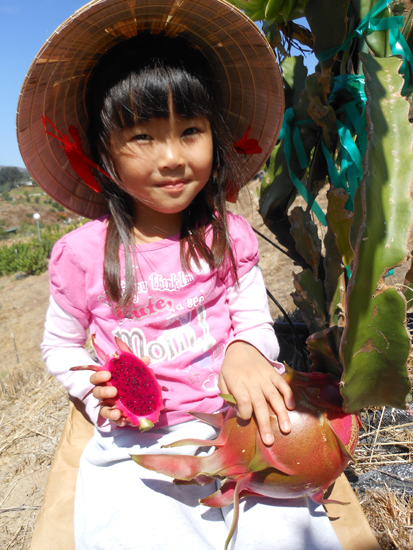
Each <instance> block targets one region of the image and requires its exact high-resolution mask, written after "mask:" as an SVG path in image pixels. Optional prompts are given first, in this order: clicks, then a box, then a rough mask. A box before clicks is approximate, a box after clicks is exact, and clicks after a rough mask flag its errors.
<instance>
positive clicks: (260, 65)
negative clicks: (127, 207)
mask: <svg viewBox="0 0 413 550" xmlns="http://www.w3.org/2000/svg"><path fill="white" fill-rule="evenodd" d="M147 29H149V30H150V32H153V33H158V32H161V31H163V32H165V33H166V34H167V35H170V36H177V35H182V36H183V37H184V38H185V39H186V40H188V41H189V42H190V43H192V44H194V45H195V46H196V47H198V48H200V49H201V51H202V52H203V53H204V55H205V56H206V58H207V59H208V61H209V63H210V65H211V67H212V69H213V71H214V74H215V76H216V78H217V79H218V80H219V82H220V85H221V89H222V97H223V103H224V113H225V119H226V123H227V125H228V126H229V128H230V130H231V132H232V133H233V138H234V143H236V142H237V141H238V140H240V139H241V138H242V137H243V136H244V135H245V134H246V132H247V131H248V130H249V129H251V131H250V135H249V138H253V139H256V140H257V141H258V143H259V146H260V147H261V149H262V152H261V153H256V154H251V155H247V160H246V165H245V171H246V172H245V173H246V176H247V178H248V179H252V178H253V177H254V176H255V175H256V174H257V173H258V171H259V170H260V169H261V168H262V166H263V164H264V162H265V161H266V159H267V158H268V156H269V154H270V153H271V151H272V149H273V147H274V145H275V142H276V139H277V136H278V133H279V131H280V127H281V123H282V116H283V111H284V103H283V91H282V80H281V76H280V72H279V69H278V65H277V63H276V60H275V56H274V52H273V51H272V49H271V46H270V45H269V44H268V42H267V40H266V39H265V37H264V36H263V34H262V33H261V31H260V30H259V29H258V28H257V26H256V25H255V24H254V23H253V22H252V21H251V20H250V19H248V18H247V17H246V16H245V15H244V14H243V13H242V12H241V11H239V10H238V9H237V8H235V7H234V6H232V5H231V4H229V3H228V2H226V1H225V0H94V1H92V2H89V4H86V5H85V6H83V7H82V8H80V9H79V10H78V11H77V12H76V13H75V14H74V15H73V16H72V17H70V18H69V19H67V20H66V21H65V22H64V23H63V24H62V25H60V27H59V28H58V29H57V30H56V31H55V32H54V33H53V34H52V36H51V37H50V38H49V39H48V40H47V42H46V43H45V44H44V45H43V47H42V48H41V49H40V51H39V53H38V54H37V56H36V58H35V59H34V61H33V63H32V65H31V66H30V68H29V71H28V73H27V76H26V78H25V80H24V83H23V87H22V90H21V94H20V99H19V104H18V110H17V137H18V141H19V146H20V151H21V154H22V157H23V160H24V162H25V164H26V167H27V169H28V170H29V172H30V173H31V175H32V176H33V178H34V179H35V181H36V182H37V183H38V184H39V185H40V186H41V187H42V188H43V189H44V190H45V191H46V192H47V193H48V194H49V195H50V196H51V197H53V198H54V199H55V200H56V201H57V202H59V203H61V204H62V205H64V206H65V207H67V208H69V209H70V210H72V211H73V212H76V213H78V214H80V215H82V216H85V217H88V218H96V217H98V216H101V215H103V214H105V213H106V212H107V208H106V204H105V200H104V198H103V196H102V195H101V194H100V193H96V192H95V191H93V190H92V189H90V188H89V187H88V186H87V185H86V183H85V182H84V181H83V180H82V179H81V178H80V177H79V176H78V175H77V174H76V172H75V171H74V170H73V168H72V166H71V165H70V163H69V161H68V158H67V156H66V153H65V151H64V149H63V148H62V143H60V142H59V141H58V140H57V139H55V138H53V137H51V136H49V135H47V134H46V133H45V129H44V125H43V122H42V117H43V116H46V117H48V119H50V121H52V123H53V124H54V126H55V127H56V128H57V129H58V130H59V131H60V132H62V133H63V134H66V135H68V129H69V127H70V126H71V125H74V126H75V127H76V128H77V129H78V130H79V132H80V137H81V142H82V146H83V149H84V151H85V152H86V153H88V149H87V138H86V130H87V126H88V115H87V112H86V107H85V90H86V85H87V80H88V77H89V75H90V73H91V71H92V69H93V67H94V65H95V64H96V62H97V61H98V59H99V58H100V57H101V55H102V54H103V53H104V52H105V51H106V50H108V49H109V48H111V47H112V46H114V45H115V44H117V43H118V42H119V41H122V40H125V39H128V38H131V37H133V36H135V35H136V34H138V33H140V32H141V31H143V30H147ZM49 129H50V130H52V128H49ZM248 179H247V181H248Z"/></svg>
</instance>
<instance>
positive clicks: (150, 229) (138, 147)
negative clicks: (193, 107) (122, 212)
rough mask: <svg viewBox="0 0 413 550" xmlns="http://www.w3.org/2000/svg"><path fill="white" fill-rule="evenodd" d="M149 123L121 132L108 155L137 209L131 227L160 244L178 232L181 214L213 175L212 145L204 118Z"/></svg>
mask: <svg viewBox="0 0 413 550" xmlns="http://www.w3.org/2000/svg"><path fill="white" fill-rule="evenodd" d="M170 113H171V114H170V116H169V118H153V119H151V120H148V121H145V122H139V123H137V124H136V125H135V126H134V127H133V128H127V129H125V130H123V131H122V132H120V134H119V135H118V136H117V137H116V139H113V140H112V143H111V151H112V157H113V161H114V165H115V168H116V171H117V173H118V176H119V179H120V181H121V182H122V187H123V188H124V189H125V190H126V191H127V192H128V193H130V194H131V195H132V197H134V199H135V205H136V220H135V222H136V223H135V227H136V229H137V231H138V236H139V233H140V234H143V235H145V236H146V237H149V238H151V239H152V238H153V239H157V238H158V239H159V238H164V237H166V236H171V235H173V234H176V233H179V231H180V229H181V212H182V211H183V210H185V208H187V207H188V206H189V205H190V204H191V202H192V201H193V199H194V198H195V196H196V195H197V194H198V193H199V192H200V191H201V190H202V189H203V187H204V186H205V184H206V183H207V181H208V179H209V177H210V175H211V171H212V162H213V161H212V159H213V142H212V132H211V127H210V124H209V121H208V119H207V118H205V117H195V118H184V117H179V116H178V115H176V113H175V112H174V110H173V109H171V110H170Z"/></svg>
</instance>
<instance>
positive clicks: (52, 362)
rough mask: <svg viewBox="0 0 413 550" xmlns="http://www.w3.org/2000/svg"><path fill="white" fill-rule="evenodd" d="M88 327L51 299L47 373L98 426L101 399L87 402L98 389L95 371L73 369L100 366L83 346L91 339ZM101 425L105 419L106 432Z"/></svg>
mask: <svg viewBox="0 0 413 550" xmlns="http://www.w3.org/2000/svg"><path fill="white" fill-rule="evenodd" d="M86 328H87V323H86V322H81V321H79V320H78V319H76V317H74V316H73V315H71V314H70V313H68V312H67V311H65V310H64V309H62V308H61V307H60V306H59V304H58V303H57V302H56V301H55V300H54V299H53V298H52V297H50V305H49V308H48V310H47V314H46V323H45V332H44V337H43V342H42V344H41V348H42V352H43V359H44V361H45V363H46V366H47V370H48V371H49V372H50V374H52V375H53V376H54V377H55V378H56V379H57V380H58V381H59V382H60V383H61V384H62V385H63V386H64V387H65V388H66V390H67V391H68V393H69V395H70V396H71V397H72V398H74V399H79V400H80V401H82V402H83V403H84V405H85V413H86V414H87V416H88V417H89V418H90V420H91V422H92V423H94V424H95V425H97V422H98V418H99V408H95V407H96V405H97V404H98V401H97V399H96V398H95V397H93V395H92V394H90V395H89V396H88V397H86V399H83V398H84V396H85V395H86V394H87V392H88V391H90V390H91V389H93V387H94V386H93V384H91V383H90V381H89V379H90V376H91V374H92V371H89V370H85V371H71V370H70V369H71V368H72V367H77V366H82V365H99V363H96V361H94V360H93V359H92V357H91V356H90V354H89V353H88V352H87V351H86V350H85V349H84V347H83V346H84V344H85V342H86V339H87V333H86ZM100 424H101V420H99V429H102V426H101V425H100ZM105 424H106V423H105ZM105 424H104V425H105ZM108 428H109V423H108ZM103 429H104V428H103Z"/></svg>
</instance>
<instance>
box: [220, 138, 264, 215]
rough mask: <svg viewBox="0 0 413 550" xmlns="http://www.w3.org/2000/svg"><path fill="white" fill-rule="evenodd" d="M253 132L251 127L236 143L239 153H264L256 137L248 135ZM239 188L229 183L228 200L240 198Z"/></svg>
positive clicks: (235, 200) (232, 201)
mask: <svg viewBox="0 0 413 550" xmlns="http://www.w3.org/2000/svg"><path fill="white" fill-rule="evenodd" d="M250 132H251V128H248V130H247V131H246V132H245V134H244V135H243V136H242V138H241V139H239V140H238V141H237V142H236V143H234V147H235V150H236V152H237V153H239V154H240V155H254V154H255V153H262V149H261V147H260V146H259V145H258V141H257V140H256V139H253V138H251V139H249V138H248V136H249V134H250ZM238 193H239V189H234V187H233V185H232V184H231V182H229V183H228V184H227V190H226V197H225V198H226V200H227V201H228V202H231V203H233V204H235V203H236V202H237V199H238Z"/></svg>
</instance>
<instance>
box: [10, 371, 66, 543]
mask: <svg viewBox="0 0 413 550" xmlns="http://www.w3.org/2000/svg"><path fill="white" fill-rule="evenodd" d="M0 403H1V404H0V451H1V452H0V547H1V548H3V549H4V550H14V549H19V550H26V549H29V548H30V541H31V537H32V532H33V528H34V524H35V521H36V517H37V514H38V511H39V509H40V506H41V503H42V500H43V490H44V482H45V479H46V477H47V475H48V468H49V466H50V465H51V463H52V460H53V456H54V452H55V448H56V445H57V443H58V441H59V438H60V434H61V431H62V429H63V425H64V421H65V419H66V416H67V411H68V408H69V407H68V403H69V402H68V398H67V394H66V391H65V390H64V389H63V387H62V386H61V385H60V384H59V383H58V382H57V381H56V380H55V379H54V378H52V377H51V376H49V375H48V374H47V372H46V370H45V367H44V366H43V365H40V364H37V365H34V366H32V367H27V366H26V367H24V366H23V367H16V368H14V369H13V370H12V371H11V372H10V373H9V375H8V376H7V377H6V378H5V379H4V380H3V381H2V382H1V384H0Z"/></svg>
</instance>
